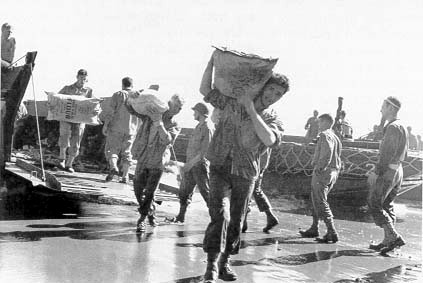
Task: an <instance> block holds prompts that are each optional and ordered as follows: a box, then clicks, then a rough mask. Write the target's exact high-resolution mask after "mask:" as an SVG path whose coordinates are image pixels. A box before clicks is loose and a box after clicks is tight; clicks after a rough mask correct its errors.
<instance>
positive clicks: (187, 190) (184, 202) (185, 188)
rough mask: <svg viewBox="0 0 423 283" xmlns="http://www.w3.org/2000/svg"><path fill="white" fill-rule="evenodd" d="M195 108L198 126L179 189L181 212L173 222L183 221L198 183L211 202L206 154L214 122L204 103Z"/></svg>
mask: <svg viewBox="0 0 423 283" xmlns="http://www.w3.org/2000/svg"><path fill="white" fill-rule="evenodd" d="M192 110H194V119H195V120H197V121H198V124H197V126H196V127H195V129H194V132H193V133H192V136H191V138H190V139H189V142H188V147H187V156H186V160H187V162H186V163H185V166H184V169H183V170H184V177H183V178H182V185H181V188H180V189H179V202H180V207H179V213H178V215H177V216H176V217H174V218H172V219H171V222H179V223H183V222H184V221H185V213H186V211H187V207H188V205H189V204H190V203H191V199H192V194H193V192H194V188H195V186H196V185H197V187H198V189H199V191H200V194H201V196H202V197H203V199H204V201H205V202H206V204H207V206H208V203H209V191H210V185H209V161H208V160H207V159H206V157H205V155H206V153H207V149H208V148H209V143H210V140H211V137H212V136H213V129H214V127H213V124H212V123H211V121H210V120H209V118H208V117H209V109H208V108H207V106H206V105H205V104H204V103H201V102H199V103H197V104H196V105H195V106H194V107H193V108H192Z"/></svg>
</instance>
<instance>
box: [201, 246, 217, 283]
mask: <svg viewBox="0 0 423 283" xmlns="http://www.w3.org/2000/svg"><path fill="white" fill-rule="evenodd" d="M218 258H219V253H216V252H211V253H207V269H206V273H205V274H204V283H215V282H216V280H217V275H218V268H217V260H218Z"/></svg>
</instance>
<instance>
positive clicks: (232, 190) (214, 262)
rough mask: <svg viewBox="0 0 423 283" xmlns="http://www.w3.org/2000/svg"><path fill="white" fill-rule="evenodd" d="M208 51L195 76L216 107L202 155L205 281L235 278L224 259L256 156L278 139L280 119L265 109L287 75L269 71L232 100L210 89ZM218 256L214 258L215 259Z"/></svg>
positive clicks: (234, 248) (233, 247)
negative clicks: (258, 86) (256, 87)
mask: <svg viewBox="0 0 423 283" xmlns="http://www.w3.org/2000/svg"><path fill="white" fill-rule="evenodd" d="M212 76H213V56H212V58H211V59H210V61H209V63H208V65H207V67H206V70H205V71H204V74H203V78H202V81H201V87H200V92H201V94H203V95H204V96H205V97H204V100H205V101H206V102H209V103H211V104H212V105H213V106H214V107H217V108H220V109H221V110H222V112H221V118H220V121H219V123H218V124H217V126H216V130H215V133H214V134H213V137H212V140H211V142H210V146H209V149H208V152H207V159H209V161H210V199H209V213H210V218H211V222H210V223H209V225H208V227H207V230H206V233H205V237H204V242H203V250H204V252H206V253H207V269H206V273H205V275H204V279H205V282H208V283H212V282H216V280H217V277H219V278H220V279H222V280H224V281H233V280H236V279H237V275H236V273H235V272H234V271H233V270H232V269H231V267H230V263H229V258H230V255H231V254H232V255H233V254H237V253H238V251H239V248H240V236H241V226H242V222H243V220H244V218H245V214H246V211H247V207H248V202H249V200H250V198H251V194H252V192H253V190H254V184H255V181H256V179H257V177H258V175H259V164H258V163H259V159H260V156H261V155H262V154H263V153H264V152H265V151H266V149H267V148H268V147H271V146H275V145H278V144H279V143H280V142H281V139H282V133H283V129H282V123H281V122H280V120H279V118H278V116H277V115H276V113H275V112H274V111H272V110H269V109H267V108H268V107H269V106H270V105H271V104H273V103H275V102H276V101H278V100H279V99H280V98H281V97H282V96H283V95H284V94H285V93H286V92H287V91H288V89H289V82H288V79H287V78H286V77H285V76H283V75H279V74H273V75H272V77H271V78H270V79H269V81H268V82H267V83H266V85H265V86H264V88H263V89H262V91H261V92H260V94H259V95H258V96H257V98H256V99H254V100H253V99H252V98H251V96H250V95H249V94H245V95H244V96H242V97H240V98H238V99H234V98H231V97H227V96H224V95H223V94H221V93H220V92H219V91H218V90H217V89H215V88H213V84H212ZM219 257H220V259H219Z"/></svg>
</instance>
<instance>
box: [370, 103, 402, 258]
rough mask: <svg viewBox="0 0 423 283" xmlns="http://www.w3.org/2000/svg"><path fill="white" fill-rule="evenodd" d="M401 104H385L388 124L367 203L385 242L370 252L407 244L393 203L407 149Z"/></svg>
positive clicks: (383, 251) (383, 110) (372, 176)
mask: <svg viewBox="0 0 423 283" xmlns="http://www.w3.org/2000/svg"><path fill="white" fill-rule="evenodd" d="M400 108H401V102H400V101H399V100H398V98H396V97H393V96H389V97H388V98H386V99H385V100H384V101H383V104H382V109H381V113H382V118H383V119H385V120H386V121H387V122H388V124H387V125H386V126H385V128H384V130H383V138H382V141H381V144H380V147H379V162H378V163H377V165H376V169H375V171H374V172H371V173H370V174H369V177H368V182H369V185H370V192H369V197H368V204H369V208H370V212H371V214H372V216H373V220H374V222H375V224H376V225H377V226H379V227H381V228H383V230H384V234H385V236H384V239H383V241H382V242H381V243H379V244H376V245H375V244H371V245H370V249H373V250H378V251H379V250H380V251H381V253H382V254H386V253H387V252H389V251H392V250H393V249H395V248H397V247H401V246H403V245H405V241H404V239H403V238H402V237H401V235H400V234H399V233H398V232H397V231H396V230H395V227H394V225H395V220H396V218H395V213H394V206H393V202H394V200H395V198H396V196H397V194H398V190H399V189H400V187H401V184H402V180H403V170H402V165H401V162H402V161H403V160H404V159H405V157H406V155H407V149H408V136H407V131H406V130H405V128H404V126H402V125H401V124H400V123H399V121H398V116H397V115H398V111H399V110H400Z"/></svg>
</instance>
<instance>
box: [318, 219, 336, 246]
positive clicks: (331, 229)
mask: <svg viewBox="0 0 423 283" xmlns="http://www.w3.org/2000/svg"><path fill="white" fill-rule="evenodd" d="M325 224H326V227H327V229H328V231H327V232H326V235H324V236H323V238H321V239H320V238H316V241H317V242H319V243H326V244H328V243H336V242H338V233H337V232H336V229H335V225H334V223H333V219H332V218H329V219H325Z"/></svg>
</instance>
